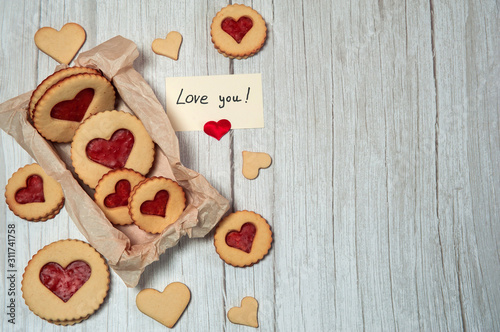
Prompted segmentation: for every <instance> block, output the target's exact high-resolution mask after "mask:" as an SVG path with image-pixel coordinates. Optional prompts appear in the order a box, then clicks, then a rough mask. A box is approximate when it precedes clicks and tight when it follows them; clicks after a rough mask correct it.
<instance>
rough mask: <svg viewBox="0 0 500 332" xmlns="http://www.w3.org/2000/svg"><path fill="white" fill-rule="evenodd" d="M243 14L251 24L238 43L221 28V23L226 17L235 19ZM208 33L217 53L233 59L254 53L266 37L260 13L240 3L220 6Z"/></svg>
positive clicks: (264, 24) (265, 29)
mask: <svg viewBox="0 0 500 332" xmlns="http://www.w3.org/2000/svg"><path fill="white" fill-rule="evenodd" d="M243 16H246V17H249V18H250V19H251V20H252V23H253V26H252V28H251V29H250V30H249V31H248V32H247V33H246V35H245V36H244V37H243V39H242V40H241V42H240V43H238V42H236V40H234V38H233V37H232V36H231V35H229V34H228V33H226V32H225V31H224V30H222V27H221V25H222V21H223V20H224V19H226V18H232V19H234V20H236V21H237V20H238V19H239V18H240V17H243ZM210 35H211V36H212V42H213V43H214V47H215V48H216V49H217V51H219V53H221V54H222V55H224V56H226V57H229V58H233V59H246V58H248V57H250V56H253V55H255V53H257V52H258V51H260V49H261V48H262V46H264V43H265V42H266V38H267V27H266V21H264V19H263V18H262V15H260V14H259V13H258V12H257V11H256V10H254V9H253V8H251V7H248V6H245V5H240V4H234V5H228V6H226V7H224V8H222V9H221V10H220V11H219V12H218V13H217V14H216V15H215V17H214V18H213V20H212V24H211V26H210Z"/></svg>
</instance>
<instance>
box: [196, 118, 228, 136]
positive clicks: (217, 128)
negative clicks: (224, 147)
mask: <svg viewBox="0 0 500 332" xmlns="http://www.w3.org/2000/svg"><path fill="white" fill-rule="evenodd" d="M229 130H231V122H229V120H226V119H222V120H219V121H217V122H215V121H208V122H207V123H205V125H204V126H203V131H204V132H205V134H207V135H209V136H212V137H214V138H216V139H217V140H219V141H220V139H221V138H222V136H224V135H226V134H227V133H228V132H229Z"/></svg>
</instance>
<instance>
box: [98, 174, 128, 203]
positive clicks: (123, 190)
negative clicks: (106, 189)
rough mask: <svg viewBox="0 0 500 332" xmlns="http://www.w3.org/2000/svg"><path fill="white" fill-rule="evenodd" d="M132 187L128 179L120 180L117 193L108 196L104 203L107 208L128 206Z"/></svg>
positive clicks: (117, 184) (116, 187)
mask: <svg viewBox="0 0 500 332" xmlns="http://www.w3.org/2000/svg"><path fill="white" fill-rule="evenodd" d="M130 189H131V188H130V182H128V180H120V181H118V182H117V183H116V185H115V193H113V194H109V195H108V196H106V198H105V199H104V205H105V206H106V207H107V208H115V207H120V206H127V204H128V198H129V196H130Z"/></svg>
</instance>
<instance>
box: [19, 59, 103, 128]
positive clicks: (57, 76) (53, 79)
mask: <svg viewBox="0 0 500 332" xmlns="http://www.w3.org/2000/svg"><path fill="white" fill-rule="evenodd" d="M83 73H89V74H96V75H100V72H99V71H98V70H97V69H93V68H87V67H68V68H64V69H61V70H58V71H56V72H55V73H54V74H52V75H50V76H49V77H47V78H46V79H44V80H43V81H42V83H40V84H39V85H38V86H37V88H36V89H35V91H33V93H32V94H31V98H30V104H29V109H28V115H29V117H30V118H33V112H34V110H35V106H36V103H38V101H39V100H40V98H41V97H42V96H43V95H44V94H45V92H46V91H47V90H48V89H49V88H50V87H51V86H53V85H54V84H56V83H57V82H59V81H60V80H62V79H64V78H66V77H70V76H73V75H76V74H83Z"/></svg>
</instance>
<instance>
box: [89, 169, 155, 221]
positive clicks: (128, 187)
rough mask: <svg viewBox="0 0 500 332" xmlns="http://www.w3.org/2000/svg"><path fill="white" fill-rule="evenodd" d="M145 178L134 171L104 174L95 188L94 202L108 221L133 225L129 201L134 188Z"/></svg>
mask: <svg viewBox="0 0 500 332" xmlns="http://www.w3.org/2000/svg"><path fill="white" fill-rule="evenodd" d="M144 179H145V178H144V176H143V175H142V174H141V173H138V172H136V171H134V170H132V169H127V168H120V169H115V170H111V171H109V172H108V173H106V174H104V175H103V177H102V178H101V179H100V180H99V182H98V183H97V186H96V187H95V193H94V200H95V202H96V204H97V205H98V206H99V207H100V208H101V210H102V211H103V212H104V214H105V215H106V217H108V220H109V221H111V222H112V223H113V224H115V225H128V224H131V223H133V220H132V218H130V214H129V210H128V199H129V197H130V193H131V191H132V189H134V187H135V186H136V185H137V184H139V182H141V181H143V180H144Z"/></svg>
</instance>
